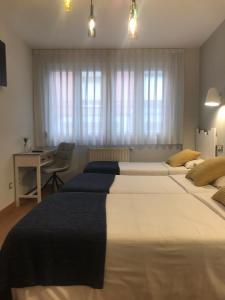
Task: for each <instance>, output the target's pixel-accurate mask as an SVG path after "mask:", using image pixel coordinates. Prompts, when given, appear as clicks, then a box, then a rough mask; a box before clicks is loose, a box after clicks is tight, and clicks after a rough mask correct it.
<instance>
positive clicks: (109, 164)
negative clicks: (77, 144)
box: [84, 161, 120, 175]
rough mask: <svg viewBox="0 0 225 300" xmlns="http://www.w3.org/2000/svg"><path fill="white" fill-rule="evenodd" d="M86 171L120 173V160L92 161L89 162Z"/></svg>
mask: <svg viewBox="0 0 225 300" xmlns="http://www.w3.org/2000/svg"><path fill="white" fill-rule="evenodd" d="M84 173H103V174H114V175H119V174H120V168H119V163H118V161H92V162H90V163H88V164H87V166H86V168H85V169H84Z"/></svg>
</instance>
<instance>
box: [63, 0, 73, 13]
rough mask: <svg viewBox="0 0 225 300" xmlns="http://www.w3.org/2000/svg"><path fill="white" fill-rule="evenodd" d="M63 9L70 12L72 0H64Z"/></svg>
mask: <svg viewBox="0 0 225 300" xmlns="http://www.w3.org/2000/svg"><path fill="white" fill-rule="evenodd" d="M64 9H65V11H66V12H70V11H71V10H72V0H64Z"/></svg>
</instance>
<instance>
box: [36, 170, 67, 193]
mask: <svg viewBox="0 0 225 300" xmlns="http://www.w3.org/2000/svg"><path fill="white" fill-rule="evenodd" d="M50 183H51V184H52V188H53V191H58V190H59V187H60V184H61V185H62V184H64V182H63V181H62V179H61V178H60V177H59V176H57V174H56V173H53V174H52V176H51V177H50V178H49V179H48V180H47V182H46V183H45V184H44V185H43V187H42V188H41V189H42V190H43V189H44V188H46V186H47V185H48V184H50Z"/></svg>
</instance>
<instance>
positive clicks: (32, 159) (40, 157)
mask: <svg viewBox="0 0 225 300" xmlns="http://www.w3.org/2000/svg"><path fill="white" fill-rule="evenodd" d="M53 154H54V149H51V150H44V151H43V152H27V153H17V154H14V177H15V198H16V205H17V206H19V205H20V198H36V199H37V202H38V203H40V202H41V167H43V166H45V165H47V164H49V163H51V162H52V161H53ZM30 167H31V168H32V167H33V168H36V188H35V189H33V190H32V191H31V192H28V193H26V194H24V195H22V194H21V193H20V181H19V174H20V168H30Z"/></svg>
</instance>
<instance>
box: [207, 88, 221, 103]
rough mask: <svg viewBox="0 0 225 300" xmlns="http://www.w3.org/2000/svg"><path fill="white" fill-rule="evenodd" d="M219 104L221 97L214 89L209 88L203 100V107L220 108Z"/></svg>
mask: <svg viewBox="0 0 225 300" xmlns="http://www.w3.org/2000/svg"><path fill="white" fill-rule="evenodd" d="M220 104H221V97H220V94H219V92H218V90H217V89H216V88H210V89H209V90H208V93H207V96H206V99H205V105H206V106H211V107H216V106H220Z"/></svg>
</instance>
